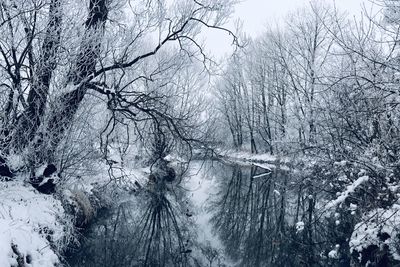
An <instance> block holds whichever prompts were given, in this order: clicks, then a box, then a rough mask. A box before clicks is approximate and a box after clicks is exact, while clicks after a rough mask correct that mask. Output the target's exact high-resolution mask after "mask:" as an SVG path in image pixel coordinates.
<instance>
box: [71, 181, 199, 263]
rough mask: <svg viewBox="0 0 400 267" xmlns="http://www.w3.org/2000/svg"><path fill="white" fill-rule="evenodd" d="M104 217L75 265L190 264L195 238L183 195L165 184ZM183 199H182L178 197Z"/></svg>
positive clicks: (97, 224) (92, 228)
mask: <svg viewBox="0 0 400 267" xmlns="http://www.w3.org/2000/svg"><path fill="white" fill-rule="evenodd" d="M150 187H151V188H150V189H149V190H148V192H145V193H143V194H142V195H140V196H138V197H137V198H136V201H129V202H125V203H123V204H121V205H119V207H118V208H117V209H116V210H114V212H113V211H111V214H105V215H104V216H102V219H100V221H99V222H97V223H95V224H94V225H93V227H91V229H90V233H88V236H89V238H88V239H87V240H86V241H85V242H84V243H83V246H82V248H81V249H80V251H81V253H78V255H75V257H74V259H73V260H72V263H70V264H71V265H72V266H188V265H189V261H188V259H189V255H190V252H191V249H190V248H189V247H188V245H189V244H188V242H189V240H191V239H192V236H191V231H189V228H188V225H189V220H190V219H189V217H188V215H189V214H188V208H187V207H186V206H185V205H184V204H185V203H186V202H187V201H184V196H183V195H182V194H177V193H176V192H174V191H172V190H170V189H169V188H168V186H167V185H166V184H165V183H160V184H153V185H151V186H150ZM177 198H179V201H176V199H177Z"/></svg>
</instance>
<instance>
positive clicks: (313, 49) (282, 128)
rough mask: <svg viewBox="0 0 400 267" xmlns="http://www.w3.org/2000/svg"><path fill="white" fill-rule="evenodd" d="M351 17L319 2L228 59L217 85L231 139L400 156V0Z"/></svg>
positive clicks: (275, 147) (256, 149)
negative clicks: (371, 13)
mask: <svg viewBox="0 0 400 267" xmlns="http://www.w3.org/2000/svg"><path fill="white" fill-rule="evenodd" d="M380 4H382V6H383V8H381V9H379V12H378V13H377V14H374V16H373V17H372V16H371V15H370V14H367V13H366V12H364V13H365V14H364V15H363V16H362V17H360V18H359V19H355V18H349V17H348V16H347V15H346V14H344V13H341V12H340V11H338V10H337V9H336V8H334V7H332V6H329V5H325V4H322V3H320V2H313V3H312V4H311V5H310V6H308V7H305V8H301V9H298V10H296V11H295V12H293V13H291V14H289V15H288V16H287V17H286V19H285V21H284V23H283V24H281V25H279V26H277V27H275V28H270V29H268V30H267V31H266V32H265V33H264V34H263V35H262V36H260V37H259V38H257V39H255V40H248V42H247V45H246V46H245V48H244V49H240V50H238V51H237V52H236V53H235V54H234V55H233V56H232V57H231V58H230V59H229V62H228V64H227V67H226V69H225V72H224V75H223V78H221V79H220V80H219V81H218V83H217V86H216V94H217V96H218V103H219V105H218V109H219V111H220V113H219V114H220V116H221V117H222V118H223V121H224V124H225V125H227V127H226V129H229V132H230V135H231V138H230V142H228V145H232V146H233V147H235V148H236V149H238V150H241V149H248V150H251V152H252V153H265V152H269V153H272V154H274V153H278V154H279V153H288V152H296V151H297V152H298V151H303V152H304V151H318V152H321V151H323V152H324V153H326V154H327V155H328V156H330V157H336V158H337V157H339V158H340V157H346V158H349V157H350V158H354V157H358V155H364V154H365V153H367V154H368V155H371V156H372V157H373V158H374V157H377V158H379V159H380V160H383V161H385V162H396V161H397V159H398V153H399V151H398V150H399V141H398V136H399V119H398V118H399V116H398V114H399V112H398V111H399V110H398V109H399V107H398V104H399V89H398V88H399V86H398V85H399V74H400V73H399V53H398V52H399V50H398V47H397V46H398V37H399V25H400V24H399V19H398V18H397V17H396V11H397V10H398V8H399V7H398V4H396V3H393V2H390V3H389V2H382V3H380Z"/></svg>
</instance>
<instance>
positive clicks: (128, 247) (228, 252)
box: [68, 162, 351, 267]
mask: <svg viewBox="0 0 400 267" xmlns="http://www.w3.org/2000/svg"><path fill="white" fill-rule="evenodd" d="M310 184H311V183H310V182H309V181H307V179H304V177H301V175H300V174H299V173H296V172H291V171H289V170H285V169H280V168H276V169H273V171H272V172H271V173H270V174H266V170H265V169H263V168H260V167H257V166H241V165H235V164H226V163H221V162H205V163H201V162H194V163H192V167H191V170H190V172H189V173H188V174H187V175H186V176H185V178H184V179H183V181H182V182H181V183H180V184H152V185H149V186H148V190H146V191H145V192H142V193H140V194H139V195H137V196H134V197H131V198H128V199H126V200H125V201H122V203H121V204H120V205H117V206H116V207H115V208H114V209H112V210H109V211H107V212H106V213H104V214H102V215H101V216H99V218H98V219H97V220H96V221H95V222H94V223H93V224H92V225H91V226H90V227H89V229H88V230H87V231H86V232H85V233H84V235H85V238H84V240H83V242H82V246H81V248H80V249H79V251H77V252H76V253H74V255H73V256H72V257H71V258H69V259H68V264H70V266H110V267H111V266H348V265H349V260H348V257H346V256H341V258H340V259H336V260H332V259H330V258H328V257H327V255H328V252H329V251H331V250H332V249H333V248H334V246H335V244H341V247H340V249H339V250H340V251H348V247H346V244H347V242H346V238H348V235H349V231H350V229H351V227H349V226H348V225H346V223H345V222H343V223H341V225H340V226H337V225H335V222H334V221H335V220H334V219H332V220H330V219H324V220H318V216H319V215H318V214H317V213H316V210H317V209H318V203H316V201H315V199H318V197H319V196H318V194H317V193H316V190H315V185H313V186H310ZM322 221H323V222H322ZM299 222H300V223H299ZM340 251H339V252H340ZM343 255H345V253H344V254H343Z"/></svg>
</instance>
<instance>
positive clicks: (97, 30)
mask: <svg viewBox="0 0 400 267" xmlns="http://www.w3.org/2000/svg"><path fill="white" fill-rule="evenodd" d="M107 15H108V9H107V0H90V4H89V15H88V19H87V20H86V23H85V27H86V31H85V35H84V36H83V39H82V43H81V49H80V51H81V52H80V53H79V54H78V57H77V59H76V63H75V67H74V68H73V70H72V71H71V73H70V77H69V78H70V80H69V82H70V83H73V84H74V85H76V88H75V90H73V91H71V92H67V93H65V94H63V95H61V96H60V97H59V98H58V99H57V102H56V103H57V106H56V107H55V108H54V109H53V110H51V113H50V118H49V122H48V126H47V132H48V133H49V136H50V137H51V142H50V146H49V148H50V151H48V157H49V158H48V160H52V157H53V155H52V154H53V153H54V151H55V149H56V148H57V146H58V144H59V142H60V141H61V139H62V137H63V135H64V133H65V131H66V129H67V128H69V126H70V125H71V122H72V120H73V118H74V115H75V114H76V112H77V110H78V108H79V105H80V103H81V102H82V100H83V98H84V96H85V94H86V92H87V90H88V86H89V84H88V82H86V81H84V80H85V79H86V78H88V77H89V76H90V75H92V74H93V73H94V72H95V67H96V63H97V61H98V58H99V55H100V48H101V47H100V46H101V39H102V37H103V35H104V25H105V22H106V20H107Z"/></svg>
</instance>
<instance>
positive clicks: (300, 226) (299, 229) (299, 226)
mask: <svg viewBox="0 0 400 267" xmlns="http://www.w3.org/2000/svg"><path fill="white" fill-rule="evenodd" d="M303 230H304V222H297V223H296V233H300V232H302V231H303Z"/></svg>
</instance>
